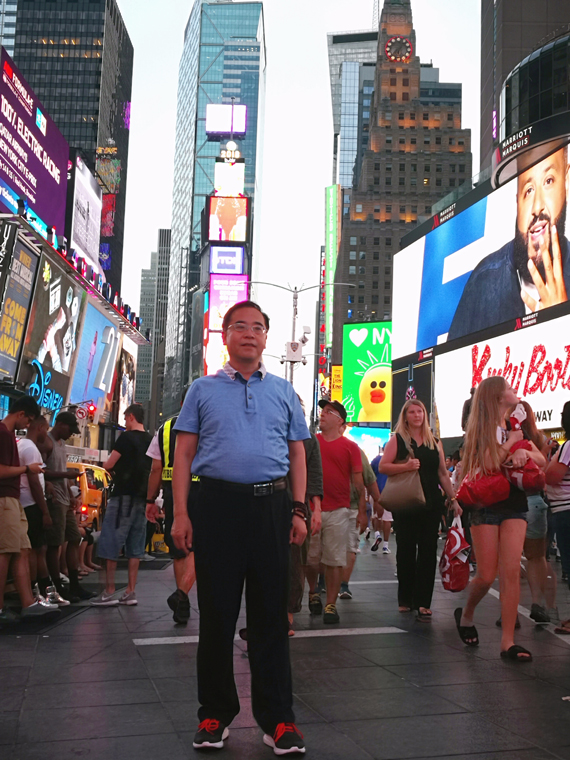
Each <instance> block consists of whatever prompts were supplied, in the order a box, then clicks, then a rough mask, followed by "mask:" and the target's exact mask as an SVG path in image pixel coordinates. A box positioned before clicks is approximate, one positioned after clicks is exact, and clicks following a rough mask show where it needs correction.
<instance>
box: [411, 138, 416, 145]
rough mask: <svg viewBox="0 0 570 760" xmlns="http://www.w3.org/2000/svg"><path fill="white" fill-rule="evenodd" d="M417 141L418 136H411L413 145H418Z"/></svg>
mask: <svg viewBox="0 0 570 760" xmlns="http://www.w3.org/2000/svg"><path fill="white" fill-rule="evenodd" d="M417 142H418V140H417V138H416V137H411V138H410V144H411V145H416V144H417Z"/></svg>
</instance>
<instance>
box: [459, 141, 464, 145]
mask: <svg viewBox="0 0 570 760" xmlns="http://www.w3.org/2000/svg"><path fill="white" fill-rule="evenodd" d="M457 144H458V145H465V140H458V141H457Z"/></svg>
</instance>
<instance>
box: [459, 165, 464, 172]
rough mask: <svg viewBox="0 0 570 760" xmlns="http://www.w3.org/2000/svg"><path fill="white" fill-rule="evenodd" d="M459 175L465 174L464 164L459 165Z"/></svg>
mask: <svg viewBox="0 0 570 760" xmlns="http://www.w3.org/2000/svg"><path fill="white" fill-rule="evenodd" d="M459 174H465V164H459Z"/></svg>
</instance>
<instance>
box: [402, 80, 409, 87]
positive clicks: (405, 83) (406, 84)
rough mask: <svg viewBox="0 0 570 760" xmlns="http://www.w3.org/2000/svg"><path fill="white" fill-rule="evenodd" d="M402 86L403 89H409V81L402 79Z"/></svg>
mask: <svg viewBox="0 0 570 760" xmlns="http://www.w3.org/2000/svg"><path fill="white" fill-rule="evenodd" d="M402 84H403V85H404V87H409V86H410V80H409V79H404V80H403V82H402Z"/></svg>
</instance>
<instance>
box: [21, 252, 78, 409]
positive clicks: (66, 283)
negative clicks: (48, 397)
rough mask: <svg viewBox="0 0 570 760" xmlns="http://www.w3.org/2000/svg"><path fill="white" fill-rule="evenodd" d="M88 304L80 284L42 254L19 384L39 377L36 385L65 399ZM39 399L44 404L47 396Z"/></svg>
mask: <svg viewBox="0 0 570 760" xmlns="http://www.w3.org/2000/svg"><path fill="white" fill-rule="evenodd" d="M86 303H87V294H86V292H85V291H84V290H83V288H82V287H81V285H79V283H78V282H77V281H76V280H75V279H73V278H72V277H69V276H68V275H67V274H65V272H64V270H63V268H62V267H59V266H57V265H56V264H54V263H53V262H51V261H50V260H49V259H48V258H47V257H46V256H45V255H43V256H42V258H41V262H40V267H39V275H38V284H37V287H36V291H35V295H34V301H33V304H32V308H31V309H30V319H29V323H28V329H27V331H26V340H25V343H24V353H23V359H24V361H23V362H22V366H21V369H20V373H19V376H18V383H19V384H21V385H23V386H24V387H29V385H30V383H31V382H32V380H34V378H36V380H35V384H38V383H39V384H40V385H43V387H44V390H45V391H46V392H47V390H48V389H51V390H52V391H53V392H56V393H58V394H59V395H60V396H62V397H63V398H64V399H65V397H66V396H67V391H68V386H69V378H70V377H71V375H72V374H73V370H74V358H75V357H76V355H77V346H78V343H79V340H80V331H81V320H82V316H83V312H84V310H85V305H86ZM38 396H40V397H41V398H44V401H45V394H44V393H42V394H39V393H38ZM38 403H40V405H41V406H43V407H44V408H50V407H49V405H46V404H45V403H41V402H40V401H38Z"/></svg>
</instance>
